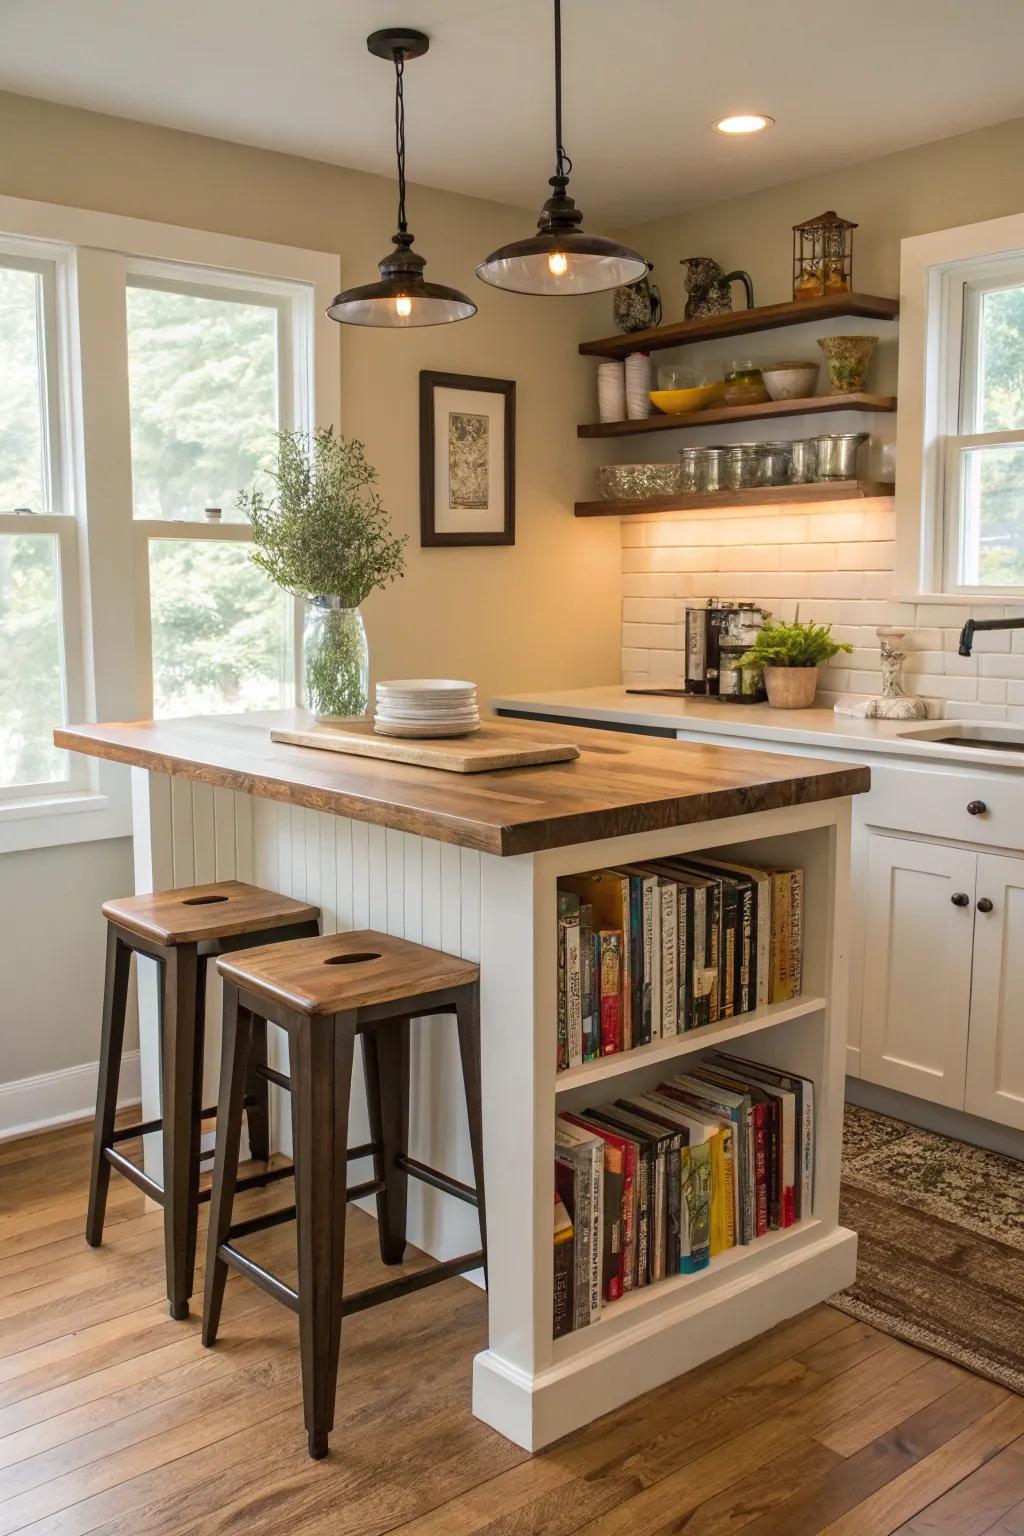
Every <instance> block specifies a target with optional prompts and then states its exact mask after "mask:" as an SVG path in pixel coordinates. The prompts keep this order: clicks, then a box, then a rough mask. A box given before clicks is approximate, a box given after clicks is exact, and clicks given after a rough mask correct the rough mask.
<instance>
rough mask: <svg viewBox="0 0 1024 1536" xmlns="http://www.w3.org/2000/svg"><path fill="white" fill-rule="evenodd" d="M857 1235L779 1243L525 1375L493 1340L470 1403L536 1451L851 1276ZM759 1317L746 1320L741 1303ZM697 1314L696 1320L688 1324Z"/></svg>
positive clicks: (478, 1362) (481, 1358)
mask: <svg viewBox="0 0 1024 1536" xmlns="http://www.w3.org/2000/svg"><path fill="white" fill-rule="evenodd" d="M856 1271H857V1235H856V1233H855V1232H850V1231H848V1230H847V1229H846V1228H845V1227H836V1228H834V1229H833V1230H832V1231H831V1232H828V1233H826V1234H825V1235H823V1236H822V1237H820V1238H818V1239H816V1240H815V1241H814V1242H813V1243H809V1244H807V1245H806V1246H804V1247H801V1248H799V1249H796V1250H794V1251H792V1252H786V1253H780V1255H779V1258H778V1259H777V1260H775V1261H773V1262H772V1263H771V1264H768V1265H765V1266H763V1267H759V1268H757V1269H756V1270H753V1271H751V1272H750V1273H749V1274H746V1275H739V1274H738V1275H737V1276H736V1277H735V1279H734V1280H733V1281H730V1283H729V1284H728V1285H726V1286H723V1287H720V1288H719V1289H717V1290H714V1291H709V1292H707V1293H706V1294H705V1295H702V1296H699V1297H696V1298H694V1300H693V1302H692V1303H690V1304H684V1305H681V1307H680V1309H679V1315H678V1317H676V1318H675V1319H671V1318H669V1317H666V1315H665V1314H664V1313H660V1314H659V1315H658V1316H657V1318H652V1319H651V1320H650V1322H648V1323H644V1324H638V1326H637V1327H636V1328H630V1329H628V1330H626V1331H623V1332H621V1333H617V1334H615V1335H613V1336H612V1337H610V1338H608V1339H607V1341H605V1342H604V1343H602V1341H601V1337H600V1334H601V1325H600V1323H598V1324H597V1325H596V1326H595V1327H594V1330H593V1332H594V1336H595V1338H594V1345H593V1347H592V1348H590V1349H587V1350H586V1351H585V1352H581V1353H579V1354H576V1355H574V1356H572V1357H571V1358H570V1359H567V1360H564V1361H560V1362H559V1363H558V1364H557V1365H554V1366H551V1367H549V1368H548V1369H546V1370H544V1371H541V1372H538V1374H537V1375H536V1376H534V1377H532V1378H531V1377H530V1376H529V1375H528V1374H527V1373H526V1372H524V1371H521V1370H519V1369H518V1368H517V1367H515V1366H513V1365H510V1364H509V1363H508V1361H506V1360H503V1359H502V1358H501V1357H500V1356H499V1355H497V1354H495V1352H494V1351H493V1350H484V1351H483V1352H482V1353H481V1354H479V1355H477V1357H476V1359H475V1360H474V1362H473V1412H474V1414H475V1415H476V1417H477V1418H478V1419H482V1420H483V1421H484V1423H485V1424H489V1425H490V1426H491V1428H492V1429H496V1430H497V1431H498V1433H499V1434H502V1435H504V1436H505V1437H506V1438H507V1439H509V1440H512V1441H514V1442H515V1443H516V1444H517V1445H521V1446H522V1447H523V1448H524V1450H527V1451H539V1450H541V1449H542V1448H543V1447H544V1446H546V1445H551V1444H552V1442H553V1441H555V1440H559V1439H561V1438H562V1436H563V1435H567V1434H569V1433H570V1432H571V1431H572V1430H575V1429H580V1428H582V1426H583V1425H585V1424H589V1423H591V1422H592V1421H593V1420H594V1419H596V1418H598V1417H600V1415H601V1414H604V1413H610V1412H611V1411H612V1410H613V1409H615V1408H619V1407H621V1406H622V1405H623V1404H624V1403H627V1402H629V1401H630V1400H631V1399H632V1398H634V1397H638V1396H640V1394H641V1393H643V1392H649V1391H651V1390H653V1389H654V1388H656V1387H660V1386H664V1384H665V1383H666V1382H667V1381H671V1380H673V1379H674V1378H675V1377H677V1376H682V1375H685V1374H686V1373H687V1372H688V1371H692V1370H693V1369H694V1368H695V1367H696V1366H698V1365H703V1364H704V1363H705V1362H706V1361H708V1360H711V1359H713V1358H714V1357H715V1356H717V1355H721V1354H724V1353H725V1351H726V1350H729V1349H733V1348H735V1346H736V1345H738V1344H742V1343H745V1342H747V1341H748V1340H749V1339H751V1338H752V1337H754V1336H755V1334H759V1333H764V1332H766V1331H767V1330H768V1329H769V1328H774V1327H775V1326H776V1324H778V1323H781V1322H784V1321H785V1320H786V1319H787V1318H789V1317H794V1316H796V1314H797V1313H798V1312H803V1311H806V1309H807V1308H808V1307H813V1306H816V1305H817V1304H818V1303H820V1302H822V1301H826V1300H827V1299H828V1297H829V1296H833V1295H835V1293H836V1292H837V1291H842V1290H844V1289H845V1288H846V1287H847V1286H848V1285H851V1284H852V1283H853V1280H854V1277H855V1275H856ZM752 1302H753V1303H754V1304H755V1305H756V1308H757V1321H758V1324H759V1326H758V1327H757V1328H756V1329H755V1330H752V1329H751V1305H752ZM697 1316H699V1317H700V1327H699V1328H695V1327H694V1326H693V1324H694V1319H695V1317H697Z"/></svg>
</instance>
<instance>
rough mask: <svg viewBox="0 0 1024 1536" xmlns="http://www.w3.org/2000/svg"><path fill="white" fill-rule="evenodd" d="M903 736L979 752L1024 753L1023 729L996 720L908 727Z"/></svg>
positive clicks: (1019, 726) (942, 722)
mask: <svg viewBox="0 0 1024 1536" xmlns="http://www.w3.org/2000/svg"><path fill="white" fill-rule="evenodd" d="M900 736H901V737H906V738H908V739H910V740H916V741H921V742H924V741H933V742H935V743H936V745H939V746H944V747H966V748H974V750H975V751H979V752H1021V753H1024V726H1022V725H1003V724H1002V723H1001V722H999V721H995V720H992V721H989V720H936V721H933V722H932V723H931V724H929V725H912V726H908V727H907V729H906V730H905V731H900Z"/></svg>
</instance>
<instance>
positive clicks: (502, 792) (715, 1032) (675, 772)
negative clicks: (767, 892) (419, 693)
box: [55, 711, 869, 1449]
mask: <svg viewBox="0 0 1024 1536" xmlns="http://www.w3.org/2000/svg"><path fill="white" fill-rule="evenodd" d="M307 724H308V719H307V717H306V716H305V715H304V714H303V713H302V712H301V711H282V712H277V713H274V714H257V715H242V716H232V717H206V718H197V719H191V720H165V721H156V722H141V723H128V724H113V725H86V726H78V727H68V728H66V729H63V730H60V731H58V732H56V733H55V739H56V742H57V744H58V746H62V747H65V748H67V749H69V750H72V751H79V752H85V753H88V754H91V755H93V756H99V757H103V758H107V759H109V760H113V761H115V762H121V763H125V764H128V765H129V766H130V767H131V770H132V791H133V816H134V838H135V864H136V888H137V890H139V891H145V890H160V889H167V888H169V887H172V886H186V885H191V884H194V883H199V882H203V881H209V880H216V879H228V878H237V879H242V880H251V881H254V882H255V883H256V884H258V885H262V886H266V887H268V888H271V889H274V890H277V891H280V892H282V893H283V894H286V895H291V896H296V897H299V898H301V899H304V900H307V901H311V902H315V903H317V904H318V905H319V906H320V907H321V909H322V914H323V927H324V931H326V932H333V931H339V930H348V929H356V928H364V927H371V928H377V929H382V930H385V931H387V932H389V933H393V934H396V935H399V936H401V937H404V938H407V939H411V940H414V941H416V942H421V943H424V944H428V945H431V946H434V947H437V948H440V949H444V950H447V951H449V952H450V953H453V954H458V955H462V956H464V957H465V958H467V959H473V960H476V961H478V962H479V964H480V966H481V992H482V1023H483V1111H484V1141H485V1148H484V1150H485V1166H486V1169H487V1186H488V1216H489V1231H488V1240H489V1266H488V1267H489V1287H488V1348H487V1349H486V1350H484V1351H483V1352H482V1353H481V1354H480V1355H478V1356H477V1358H476V1361H475V1363H474V1373H473V1410H474V1412H475V1413H476V1414H477V1416H478V1417H480V1418H481V1419H483V1420H485V1421H486V1422H487V1423H489V1424H491V1425H493V1426H494V1427H495V1428H496V1429H498V1430H500V1431H501V1432H502V1433H503V1434H505V1435H507V1436H508V1437H509V1438H510V1439H512V1440H514V1441H516V1442H518V1443H519V1444H520V1445H523V1446H525V1447H527V1448H528V1449H537V1448H539V1447H540V1446H543V1445H546V1444H549V1443H550V1442H551V1441H553V1440H555V1439H557V1438H559V1437H560V1436H561V1435H563V1434H565V1433H567V1432H568V1431H569V1430H571V1429H574V1428H576V1427H578V1426H580V1425H581V1424H584V1423H587V1422H589V1421H590V1420H592V1419H594V1418H596V1417H597V1416H598V1415H599V1414H602V1413H605V1412H607V1411H608V1410H609V1409H612V1408H614V1407H616V1406H618V1405H619V1404H621V1403H623V1402H625V1401H627V1400H628V1399H629V1398H631V1397H634V1396H636V1395H637V1394H639V1393H640V1392H643V1391H645V1390H647V1389H649V1388H651V1387H655V1386H658V1385H660V1384H661V1383H662V1382H664V1381H667V1380H669V1379H670V1378H672V1377H674V1376H677V1375H679V1374H680V1373H682V1372H684V1371H687V1370H689V1369H692V1368H693V1367H694V1366H696V1365H698V1364H700V1363H701V1362H703V1361H705V1360H707V1359H709V1358H711V1357H712V1356H714V1355H717V1354H719V1353H721V1352H722V1351H723V1350H726V1349H730V1348H732V1347H733V1346H735V1345H737V1344H739V1343H741V1342H743V1341H744V1340H745V1339H748V1338H751V1337H753V1336H754V1335H756V1334H758V1333H760V1332H762V1331H763V1330H764V1329H766V1328H769V1327H771V1326H772V1325H773V1324H775V1323H776V1322H778V1321H780V1320H781V1319H782V1318H784V1317H787V1316H790V1315H792V1314H793V1313H796V1312H799V1311H801V1310H803V1309H804V1308H806V1307H808V1306H811V1305H813V1304H814V1303H816V1302H819V1301H821V1300H823V1299H824V1298H825V1297H827V1296H828V1295H830V1294H832V1293H833V1292H834V1291H837V1290H840V1289H842V1288H843V1287H844V1286H846V1285H848V1284H849V1283H850V1282H851V1281H852V1279H853V1275H854V1268H855V1257H856V1238H855V1236H854V1234H853V1233H851V1232H848V1231H845V1230H844V1229H843V1228H841V1227H840V1226H839V1223H838V1200H839V1154H840V1138H841V1131H842V1111H843V1050H844V1034H845V1006H846V984H845V970H846V964H847V954H846V932H847V922H846V898H847V885H848V878H849V877H848V850H849V836H850V804H851V797H852V796H853V795H856V794H859V793H862V792H863V791H864V790H866V789H867V788H868V780H869V776H868V772H867V770H866V769H865V768H862V767H860V766H859V765H856V764H841V765H840V764H836V763H832V762H819V761H814V760H809V759H804V758H800V757H794V756H781V755H772V754H770V753H762V752H753V751H749V750H732V749H730V748H725V747H714V746H704V745H700V746H697V745H694V746H688V745H686V744H680V743H676V742H671V743H670V742H660V741H658V740H656V739H654V740H652V739H650V738H645V737H640V736H632V735H628V734H612V733H609V732H605V731H600V730H592V729H586V728H583V727H580V726H576V725H568V726H567V725H549V724H542V723H536V724H535V723H530V724H513V723H511V722H509V727H510V729H511V730H513V731H515V732H517V733H520V734H522V736H523V737H524V739H525V740H536V739H544V740H550V741H565V740H569V741H572V742H574V743H575V744H576V745H577V746H578V747H579V749H580V755H579V757H578V758H577V759H576V760H575V761H572V762H563V763H557V764H548V765H543V766H536V767H522V768H516V769H507V770H503V771H500V772H487V773H479V774H473V775H468V776H463V775H456V774H450V773H444V772H440V771H438V770H436V769H430V768H422V767H414V766H410V765H404V764H403V765H399V764H394V763H388V762H381V761H375V760H368V759H360V758H353V757H346V756H340V755H337V754H335V753H329V752H323V751H317V750H314V749H311V748H307V747H297V746H290V745H283V744H279V743H274V742H272V741H271V738H270V730H271V728H272V727H274V726H285V727H288V726H291V727H295V726H298V727H300V728H301V727H302V726H304V725H307ZM701 850H714V851H715V852H716V853H721V854H726V853H729V854H732V855H734V856H736V857H742V858H747V859H750V860H757V861H758V862H760V863H763V864H766V865H768V864H770V865H789V866H799V867H800V868H802V869H803V871H804V881H805V888H804V908H805V925H804V967H803V972H804V974H803V989H802V991H801V993H800V995H799V996H797V997H795V998H792V999H790V1000H789V1001H787V1002H785V1003H767V1004H764V1005H762V1006H761V1007H759V1008H757V1009H755V1010H753V1011H751V1012H748V1013H745V1014H743V1015H740V1016H738V1017H735V1018H724V1019H722V1020H721V1021H720V1022H719V1023H717V1024H712V1025H709V1026H706V1027H704V1028H702V1029H694V1030H691V1031H689V1032H688V1033H686V1034H684V1035H674V1036H670V1037H667V1038H665V1039H659V1040H655V1041H653V1042H652V1043H651V1044H648V1045H643V1046H639V1047H637V1048H635V1049H633V1050H630V1051H624V1052H622V1053H620V1054H618V1055H614V1056H605V1057H601V1058H599V1059H597V1060H593V1061H589V1062H586V1063H584V1064H583V1065H582V1066H576V1067H571V1068H569V1069H568V1070H566V1071H562V1072H556V1013H557V1006H556V998H557V975H556V971H557V921H556V914H557V894H556V891H557V881H558V879H559V877H561V876H564V875H570V874H576V873H580V872H584V871H588V870H594V869H600V868H607V867H608V866H613V865H614V866H618V865H622V864H627V863H633V862H636V861H638V860H649V859H652V858H664V857H669V856H672V855H680V854H687V853H695V852H699V851H701ZM111 894H112V895H113V894H119V893H113V892H112V893H111ZM149 969H150V968H148V967H147V968H146V970H147V971H148V970H149ZM210 1011H211V1018H212V1019H214V1020H215V1018H216V1009H215V999H214V998H213V997H211V1010H210ZM140 1025H141V1053H142V1065H143V1094H144V1115H145V1117H147V1118H148V1117H149V1115H150V1114H151V1113H154V1112H156V1105H157V1098H158V1062H157V1016H156V994H155V984H154V981H153V978H152V977H150V976H148V975H146V974H145V973H144V974H143V975H142V976H141V977H140ZM449 1025H450V1021H448V1020H446V1019H443V1018H441V1019H430V1020H423V1021H420V1023H419V1024H418V1025H417V1026H416V1028H415V1029H414V1031H413V1040H414V1053H413V1086H412V1128H411V1137H412V1141H411V1146H410V1152H411V1154H412V1155H413V1156H414V1157H417V1158H420V1159H422V1160H423V1161H425V1162H427V1163H430V1164H432V1165H433V1166H436V1167H442V1168H444V1169H446V1171H448V1172H450V1173H451V1174H453V1175H454V1176H455V1177H456V1178H459V1179H463V1180H466V1181H468V1180H470V1179H471V1164H470V1157H469V1145H468V1136H467V1132H466V1125H465V1120H464V1111H463V1108H462V1095H461V1085H460V1080H459V1068H458V1054H457V1049H456V1044H455V1040H454V1032H453V1031H452V1030H451V1028H450V1027H449ZM216 1033H217V1031H216V1029H215V1028H213V1029H211V1030H210V1036H211V1038H210V1040H209V1042H208V1049H209V1051H210V1052H211V1054H212V1053H214V1052H215V1049H216V1046H215V1041H214V1039H213V1036H215V1035H216ZM272 1033H276V1031H274V1032H272ZM725 1042H731V1043H732V1045H733V1046H734V1047H736V1048H738V1049H741V1052H742V1054H743V1055H745V1056H747V1057H751V1058H756V1059H757V1060H760V1061H762V1062H764V1063H766V1064H768V1065H773V1066H778V1067H784V1068H786V1069H787V1070H790V1071H793V1072H795V1073H798V1074H800V1075H801V1076H804V1077H808V1078H811V1079H813V1081H814V1084H815V1104H816V1135H815V1158H814V1169H813V1177H814V1195H813V1207H812V1209H811V1210H810V1211H809V1212H808V1211H804V1212H803V1213H802V1215H801V1219H800V1220H799V1221H798V1222H797V1223H796V1225H794V1226H790V1227H788V1228H785V1229H784V1230H779V1231H773V1232H770V1233H769V1234H768V1235H767V1236H765V1237H762V1238H759V1239H758V1240H757V1241H756V1242H754V1243H751V1244H749V1245H747V1246H745V1247H736V1248H732V1249H729V1250H728V1251H726V1252H724V1253H721V1254H719V1255H718V1257H717V1258H715V1259H713V1260H712V1262H711V1264H710V1266H709V1267H708V1268H706V1269H704V1270H702V1271H699V1272H697V1273H695V1274H689V1275H684V1274H679V1275H674V1276H672V1277H670V1278H666V1279H664V1280H660V1281H658V1282H657V1283H655V1284H652V1285H650V1286H648V1287H645V1288H643V1289H640V1290H635V1291H632V1292H631V1293H629V1295H627V1296H625V1297H623V1298H622V1299H621V1300H619V1301H617V1302H616V1303H615V1304H614V1305H612V1306H610V1307H608V1308H606V1309H605V1310H604V1312H603V1314H602V1316H601V1318H600V1320H599V1321H598V1322H597V1323H595V1324H592V1325H591V1326H590V1327H588V1328H581V1329H579V1330H578V1331H576V1332H573V1333H570V1334H568V1335H566V1336H565V1337H563V1338H560V1339H557V1340H553V1339H552V1285H553V1245H552V1194H553V1189H552V1184H553V1179H552V1166H553V1153H554V1116H555V1113H556V1110H559V1109H573V1108H580V1107H582V1106H585V1105H587V1104H589V1103H591V1102H593V1101H594V1096H595V1095H604V1096H606V1097H608V1096H612V1097H614V1096H615V1095H617V1094H621V1093H625V1092H633V1091H639V1090H643V1089H646V1088H647V1087H648V1086H651V1085H653V1084H655V1083H657V1082H658V1081H659V1080H660V1078H661V1077H662V1076H663V1075H664V1074H665V1073H666V1072H670V1071H673V1070H681V1069H682V1067H683V1066H684V1065H685V1058H687V1057H690V1058H691V1060H692V1059H694V1056H695V1053H699V1052H700V1051H701V1050H702V1049H705V1048H707V1047H708V1046H718V1045H720V1044H722V1043H725ZM209 1067H210V1063H209V1062H208V1070H209ZM214 1080H215V1079H214ZM354 1105H355V1106H356V1113H355V1114H354V1117H353V1118H354V1120H355V1125H354V1126H353V1135H354V1136H355V1137H356V1139H357V1140H362V1139H365V1135H364V1133H365V1130H366V1126H365V1119H362V1120H361V1119H360V1116H361V1115H362V1113H363V1112H362V1095H361V1087H360V1086H359V1085H357V1087H356V1096H355V1098H354ZM275 1122H276V1127H277V1135H278V1138H279V1143H280V1144H281V1145H283V1146H285V1147H287V1145H288V1136H289V1130H288V1123H287V1113H286V1106H285V1105H282V1104H281V1103H280V1102H278V1103H276V1105H275ZM153 1155H154V1153H153V1152H152V1150H150V1149H147V1165H148V1162H149V1160H150V1159H151V1158H152V1157H153ZM353 1174H354V1176H355V1180H356V1182H358V1177H359V1170H358V1168H356V1169H354V1170H353ZM410 1197H411V1198H410V1225H409V1237H410V1241H411V1242H414V1243H415V1244H416V1245H417V1246H419V1247H421V1248H423V1249H424V1250H425V1251H427V1252H429V1253H431V1254H433V1255H434V1256H436V1257H439V1258H446V1257H451V1256H453V1255H454V1254H456V1253H459V1252H465V1251H466V1250H467V1247H472V1246H473V1245H474V1243H475V1237H476V1234H475V1231H474V1226H475V1220H476V1218H475V1214H474V1213H473V1212H472V1211H471V1210H470V1209H468V1208H466V1207H464V1206H463V1205H462V1204H461V1203H459V1202H454V1201H450V1200H446V1199H445V1198H444V1197H443V1196H441V1195H440V1194H438V1193H437V1192H436V1191H434V1190H431V1189H429V1188H427V1187H424V1186H419V1185H417V1186H416V1190H415V1198H413V1192H412V1191H410Z"/></svg>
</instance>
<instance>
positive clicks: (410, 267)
mask: <svg viewBox="0 0 1024 1536" xmlns="http://www.w3.org/2000/svg"><path fill="white" fill-rule="evenodd" d="M366 46H367V48H368V49H369V51H370V52H371V53H372V54H373V55H374V57H375V58H378V59H390V60H391V61H392V62H393V63H394V66H395V157H396V160H397V164H398V233H397V234H396V235H393V236H392V243H393V245H394V250H393V251H389V252H388V254H387V255H386V256H384V257H383V258H382V259H381V260H380V261H379V262H378V263H377V270H378V272H379V273H380V281H379V282H377V283H364V284H363V285H362V286H361V287H359V288H345V289H343V290H342V292H341V293H339V294H337V295H336V296H335V299H334V303H333V304H330V305H328V308H327V314H328V316H329V317H330V319H332V320H338V321H341V323H342V324H344V325H374V326H383V327H386V328H388V329H390V330H403V329H404V328H406V327H408V326H414V325H448V324H450V323H451V322H452V321H453V320H468V319H469V317H470V315H475V314H476V305H475V304H474V303H473V300H472V299H471V298H470V297H469V295H468V294H465V293H460V292H459V290H458V289H457V288H446V287H444V285H443V284H441V283H428V282H427V280H426V278H425V277H424V276H423V270H424V268H425V267H426V261H425V260H424V258H423V257H422V256H420V255H419V254H418V253H417V252H416V251H414V250H413V248H412V242H413V237H412V235H411V234H410V233H409V229H408V226H407V224H406V222H405V89H404V75H405V63H406V60H407V59H418V58H422V56H423V54H425V53H426V51H427V48H428V47H429V39H428V38H427V36H426V35H425V33H423V32H414V31H413V30H412V29H411V28H408V27H385V28H384V29H383V30H382V31H379V32H373V33H371V35H370V36H369V37H368V38H367V39H366Z"/></svg>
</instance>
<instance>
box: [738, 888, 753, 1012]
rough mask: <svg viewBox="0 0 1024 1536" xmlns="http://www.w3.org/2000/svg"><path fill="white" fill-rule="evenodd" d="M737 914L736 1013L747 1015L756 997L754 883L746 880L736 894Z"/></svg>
mask: <svg viewBox="0 0 1024 1536" xmlns="http://www.w3.org/2000/svg"><path fill="white" fill-rule="evenodd" d="M737 902H738V907H739V913H738V917H737V929H738V939H739V955H738V957H737V959H738V965H737V971H738V975H739V984H738V996H737V999H736V1012H737V1013H749V1012H750V1010H751V1008H753V1007H754V1001H755V998H756V995H757V950H756V947H755V946H756V944H757V934H756V930H755V926H754V882H753V881H752V880H748V881H746V882H745V883H744V885H743V886H742V887H741V889H740V890H739V891H738V893H737Z"/></svg>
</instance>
